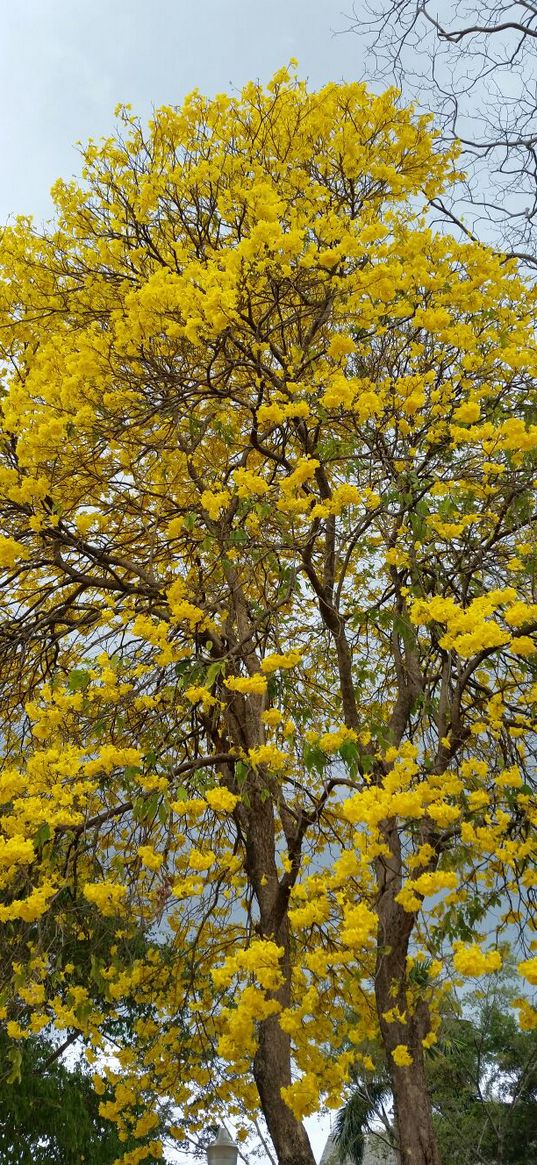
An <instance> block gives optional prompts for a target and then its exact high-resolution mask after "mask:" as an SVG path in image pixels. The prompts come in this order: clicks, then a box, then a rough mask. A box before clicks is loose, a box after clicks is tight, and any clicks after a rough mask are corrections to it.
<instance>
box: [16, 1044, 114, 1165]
mask: <svg viewBox="0 0 537 1165" xmlns="http://www.w3.org/2000/svg"><path fill="white" fill-rule="evenodd" d="M52 1051H53V1049H52V1048H51V1045H50V1044H49V1043H48V1042H47V1041H46V1040H44V1039H37V1038H32V1039H29V1040H27V1041H21V1043H20V1044H18V1045H17V1052H18V1053H19V1057H18V1059H19V1062H18V1064H17V1071H16V1072H15V1071H14V1065H13V1063H12V1059H10V1057H9V1054H8V1041H7V1039H6V1037H2V1039H1V1041H0V1072H1V1078H0V1163H1V1165H52V1163H54V1165H75V1163H76V1165H80V1162H81V1161H85V1162H87V1165H112V1162H113V1161H114V1160H115V1159H116V1158H117V1157H119V1156H120V1154H121V1153H122V1152H123V1151H124V1149H125V1147H126V1146H125V1145H122V1144H121V1142H120V1141H119V1140H118V1136H117V1130H116V1127H115V1125H113V1124H112V1123H111V1122H110V1121H107V1120H104V1119H103V1118H102V1117H101V1116H99V1102H100V1098H99V1097H98V1096H97V1095H96V1094H95V1092H94V1091H93V1087H92V1083H91V1079H90V1077H89V1075H88V1073H87V1072H85V1071H84V1070H83V1068H82V1067H81V1066H80V1065H78V1064H77V1065H74V1066H72V1067H67V1065H66V1064H64V1063H63V1062H61V1061H60V1060H56V1061H53V1062H52V1063H48V1064H47V1061H48V1060H49V1058H50V1055H51V1052H52Z"/></svg>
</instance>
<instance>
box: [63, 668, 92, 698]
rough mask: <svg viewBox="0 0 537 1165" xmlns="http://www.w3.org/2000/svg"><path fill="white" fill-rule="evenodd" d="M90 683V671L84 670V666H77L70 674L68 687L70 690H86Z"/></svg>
mask: <svg viewBox="0 0 537 1165" xmlns="http://www.w3.org/2000/svg"><path fill="white" fill-rule="evenodd" d="M90 683H91V676H90V674H89V672H87V671H84V670H83V668H75V669H74V670H73V671H72V672H71V674H70V676H69V680H68V688H69V691H70V692H85V691H86V689H87V688H89V685H90Z"/></svg>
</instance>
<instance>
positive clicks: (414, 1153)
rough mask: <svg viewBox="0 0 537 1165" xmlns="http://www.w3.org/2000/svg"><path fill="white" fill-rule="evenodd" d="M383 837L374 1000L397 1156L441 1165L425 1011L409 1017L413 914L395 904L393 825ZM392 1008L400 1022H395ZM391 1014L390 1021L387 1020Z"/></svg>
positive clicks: (405, 1161) (405, 1164)
mask: <svg viewBox="0 0 537 1165" xmlns="http://www.w3.org/2000/svg"><path fill="white" fill-rule="evenodd" d="M384 836H385V839H386V842H387V844H388V845H389V848H390V855H391V856H390V859H388V860H383V861H382V862H379V863H378V866H377V877H378V882H379V891H380V897H379V905H378V913H379V934H378V955H377V966H376V974H375V999H376V1005H377V1013H378V1018H379V1024H380V1031H381V1035H382V1041H383V1045H384V1048H385V1051H386V1056H387V1061H388V1067H389V1071H390V1076H391V1081H392V1089H393V1098H394V1111H395V1123H396V1129H397V1137H398V1145H399V1155H400V1160H401V1165H441V1160H440V1154H439V1150H438V1145H437V1143H436V1136H435V1132H434V1128H433V1120H432V1106H431V1099H430V1095H429V1089H428V1085H427V1079H426V1076H425V1063H424V1053H423V1045H422V1039H423V1038H424V1036H425V1035H426V1034H427V1032H428V1030H429V1013H428V1008H427V1006H426V1004H424V1003H419V1004H418V1006H417V1007H416V1008H415V1010H414V1012H413V1013H412V1014H408V1006H407V987H408V981H407V974H406V960H407V955H408V947H409V940H410V935H411V933H412V928H413V925H414V915H413V914H411V913H409V912H407V911H405V910H403V908H402V907H401V906H400V905H399V903H397V902H396V901H395V896H396V895H397V893H398V891H399V889H400V887H401V873H400V871H401V854H400V840H399V837H398V833H397V828H396V825H395V823H387V825H386V828H385V831H384ZM394 1010H395V1011H396V1012H397V1013H398V1014H399V1016H402V1017H404V1018H402V1019H397V1018H395V1019H394V1018H393V1012H394ZM390 1012H391V1013H392V1016H391V1017H390V1019H391V1021H390V1020H388V1019H386V1013H390ZM399 1044H403V1045H405V1046H406V1047H407V1048H408V1051H409V1053H410V1055H411V1056H412V1064H410V1065H408V1067H399V1066H398V1065H397V1064H396V1063H395V1062H394V1060H393V1057H392V1052H393V1051H394V1049H395V1048H396V1047H397V1046H398V1045H399Z"/></svg>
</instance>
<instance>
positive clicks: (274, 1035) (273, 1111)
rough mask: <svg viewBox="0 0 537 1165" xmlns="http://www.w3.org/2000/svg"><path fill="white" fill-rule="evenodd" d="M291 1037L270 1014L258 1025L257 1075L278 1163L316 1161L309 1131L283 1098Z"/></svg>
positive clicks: (303, 1164) (302, 1164)
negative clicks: (282, 1091)
mask: <svg viewBox="0 0 537 1165" xmlns="http://www.w3.org/2000/svg"><path fill="white" fill-rule="evenodd" d="M290 1050H291V1049H290V1041H289V1037H288V1036H287V1035H286V1034H285V1032H283V1031H282V1030H281V1028H280V1025H279V1023H278V1017H277V1016H270V1017H269V1019H266V1020H264V1022H263V1023H261V1024H260V1025H259V1044H258V1049H257V1052H256V1056H255V1060H254V1078H255V1082H256V1085H257V1090H258V1092H259V1099H260V1101H261V1107H262V1109H263V1115H264V1117H265V1120H266V1122H267V1128H268V1130H269V1133H270V1136H271V1139H272V1143H273V1145H274V1148H275V1150H276V1155H277V1157H278V1162H279V1165H315V1157H314V1156H313V1153H312V1150H311V1145H310V1143H309V1138H308V1134H307V1133H306V1130H305V1128H304V1126H303V1124H302V1123H301V1121H298V1120H297V1119H296V1117H295V1116H294V1115H293V1113H292V1112H291V1109H290V1108H288V1107H287V1105H286V1103H285V1101H284V1100H282V1097H281V1094H280V1089H281V1088H282V1087H285V1086H287V1085H289V1084H290V1083H291V1072H290V1063H291V1057H290Z"/></svg>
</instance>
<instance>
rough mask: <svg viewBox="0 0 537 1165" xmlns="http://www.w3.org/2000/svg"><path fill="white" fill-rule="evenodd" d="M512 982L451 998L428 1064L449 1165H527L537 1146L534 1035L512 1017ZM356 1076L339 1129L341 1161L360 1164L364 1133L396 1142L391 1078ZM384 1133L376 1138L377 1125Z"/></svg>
mask: <svg viewBox="0 0 537 1165" xmlns="http://www.w3.org/2000/svg"><path fill="white" fill-rule="evenodd" d="M512 1003H513V990H512V981H511V979H510V977H509V976H508V975H505V974H504V973H499V974H497V975H494V976H491V977H490V980H489V981H488V982H486V981H485V982H483V983H482V984H480V985H479V987H478V989H477V990H475V991H473V992H470V993H469V994H468V995H467V996H465V997H464V998H463V1000H462V1005H461V1004H459V1006H456V1005H455V1004H456V1001H455V998H454V997H453V996H452V997H451V998H449V999H447V1000H446V1002H445V1005H444V1009H443V1015H442V1025H441V1028H440V1031H439V1038H438V1043H437V1044H436V1045H435V1046H434V1047H433V1048H431V1050H430V1052H429V1054H428V1055H427V1057H426V1061H425V1062H426V1071H427V1077H428V1081H429V1088H430V1092H431V1099H432V1104H433V1109H434V1116H433V1121H434V1126H435V1130H436V1133H437V1136H438V1142H439V1146H440V1151H441V1156H442V1160H443V1161H444V1162H445V1165H473V1163H474V1162H479V1163H480V1165H524V1163H525V1162H526V1161H528V1160H531V1159H532V1157H533V1156H534V1155H535V1150H536V1145H537V1034H536V1032H535V1030H529V1031H525V1030H521V1029H520V1028H519V1027H518V1025H517V1023H516V1020H515V1018H514V1015H513V1012H512V1010H511V1008H512ZM376 1058H377V1063H378V1067H377V1069H376V1071H375V1072H374V1073H373V1072H364V1071H363V1070H362V1072H361V1073H359V1074H358V1077H357V1079H356V1083H355V1085H354V1087H353V1090H352V1092H351V1095H350V1097H349V1100H348V1101H347V1104H346V1105H345V1107H344V1108H342V1109H341V1110H340V1112H339V1113H338V1116H337V1120H336V1124H335V1140H336V1144H337V1148H338V1152H339V1156H340V1158H341V1160H342V1161H344V1160H348V1159H350V1160H351V1161H354V1162H355V1165H361V1163H362V1160H363V1153H364V1146H365V1134H366V1133H368V1132H369V1133H370V1134H371V1130H373V1133H372V1135H373V1136H374V1135H375V1130H376V1135H379V1136H380V1137H381V1140H382V1142H383V1143H385V1142H386V1141H388V1143H390V1141H391V1140H392V1139H393V1128H392V1127H391V1122H390V1119H389V1112H390V1075H389V1071H388V1068H387V1066H386V1065H385V1064H384V1065H383V1066H382V1065H381V1058H380V1057H379V1056H378V1052H377V1057H376ZM381 1123H382V1124H383V1125H384V1129H382V1130H381V1131H380V1132H379V1126H380V1124H381Z"/></svg>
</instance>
